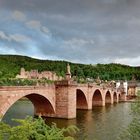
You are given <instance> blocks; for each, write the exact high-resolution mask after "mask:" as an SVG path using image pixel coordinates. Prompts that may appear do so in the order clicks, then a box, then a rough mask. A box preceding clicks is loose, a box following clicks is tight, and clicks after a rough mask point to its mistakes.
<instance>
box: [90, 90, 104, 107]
mask: <svg viewBox="0 0 140 140" xmlns="http://www.w3.org/2000/svg"><path fill="white" fill-rule="evenodd" d="M102 105H103V96H102V93H101V91H100V90H99V89H97V90H95V92H94V93H93V97H92V106H102Z"/></svg>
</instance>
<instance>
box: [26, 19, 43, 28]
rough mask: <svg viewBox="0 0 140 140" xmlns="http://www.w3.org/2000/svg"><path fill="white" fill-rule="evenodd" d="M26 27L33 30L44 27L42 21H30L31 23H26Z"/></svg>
mask: <svg viewBox="0 0 140 140" xmlns="http://www.w3.org/2000/svg"><path fill="white" fill-rule="evenodd" d="M26 26H27V27H29V28H31V29H36V30H40V28H41V26H42V25H41V23H40V21H37V20H30V21H27V22H26Z"/></svg>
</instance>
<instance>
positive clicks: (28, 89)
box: [0, 80, 126, 119]
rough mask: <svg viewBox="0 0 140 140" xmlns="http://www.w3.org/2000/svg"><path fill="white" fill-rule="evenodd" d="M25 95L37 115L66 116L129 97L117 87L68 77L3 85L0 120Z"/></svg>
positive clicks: (72, 115) (69, 116) (73, 115)
mask: <svg viewBox="0 0 140 140" xmlns="http://www.w3.org/2000/svg"><path fill="white" fill-rule="evenodd" d="M23 97H27V98H28V99H29V100H30V101H31V102H32V103H33V105H34V114H35V115H40V116H46V117H55V118H65V119H72V118H76V109H87V110H90V109H92V107H93V106H105V105H106V104H113V103H115V102H116V103H118V102H119V101H125V100H126V96H125V93H124V92H121V91H117V90H116V88H113V87H105V86H98V85H95V84H77V83H74V82H72V81H68V80H63V81H58V82H56V83H55V84H52V85H45V86H1V87H0V119H2V118H3V116H4V115H5V113H6V112H7V110H8V109H9V108H10V107H11V106H12V105H13V104H14V103H15V102H16V101H18V100H19V99H21V98H23Z"/></svg>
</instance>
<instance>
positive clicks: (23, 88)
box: [0, 84, 55, 91]
mask: <svg viewBox="0 0 140 140" xmlns="http://www.w3.org/2000/svg"><path fill="white" fill-rule="evenodd" d="M54 87H55V85H54V84H51V85H45V86H0V91H11V90H12V91H14V90H16V91H17V90H34V89H46V88H54Z"/></svg>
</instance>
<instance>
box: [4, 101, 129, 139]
mask: <svg viewBox="0 0 140 140" xmlns="http://www.w3.org/2000/svg"><path fill="white" fill-rule="evenodd" d="M33 110H34V109H33V105H32V103H31V102H30V101H17V102H16V103H15V104H14V105H13V106H12V107H11V108H10V109H9V110H8V112H7V113H6V115H5V116H4V119H3V121H5V122H7V123H9V124H11V125H15V124H16V123H15V122H13V121H11V118H25V117H26V115H31V116H33V114H34V112H33ZM46 119H47V123H48V124H51V122H55V123H56V124H57V126H58V127H66V126H68V125H71V124H74V125H76V126H77V127H78V128H79V129H80V131H79V132H78V134H77V140H85V139H87V140H117V137H118V136H119V135H120V133H122V131H123V130H124V129H125V128H126V127H127V126H128V124H129V123H130V122H131V120H132V114H131V103H118V104H115V105H108V106H106V107H94V108H93V110H91V111H85V110H77V118H76V119H72V120H64V119H53V118H46Z"/></svg>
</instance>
